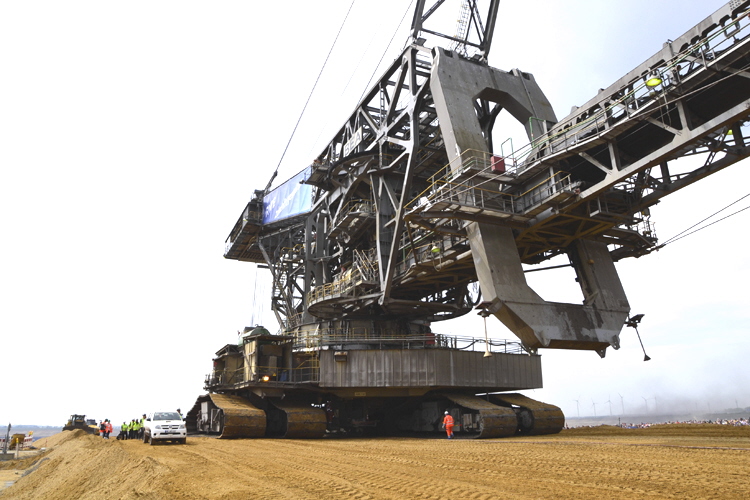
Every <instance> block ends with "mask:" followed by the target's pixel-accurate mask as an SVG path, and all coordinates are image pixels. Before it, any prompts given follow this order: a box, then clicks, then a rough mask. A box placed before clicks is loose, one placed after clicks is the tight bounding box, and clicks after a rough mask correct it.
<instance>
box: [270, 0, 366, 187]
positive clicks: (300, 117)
mask: <svg viewBox="0 0 750 500" xmlns="http://www.w3.org/2000/svg"><path fill="white" fill-rule="evenodd" d="M356 1H357V0H352V3H351V4H350V5H349V10H347V11H346V16H344V21H343V22H342V23H341V27H339V32H338V33H336V38H334V40H333V44H332V45H331V49H330V50H329V51H328V55H327V56H326V59H325V61H323V67H322V68H320V73H318V77H317V78H316V79H315V83H314V84H313V87H312V89H311V90H310V95H308V96H307V101H305V105H304V107H303V108H302V112H301V113H300V114H299V118H297V123H296V124H295V125H294V130H292V135H290V136H289V140H288V141H287V143H286V147H285V148H284V152H283V153H281V158H279V164H278V165H276V170H274V172H273V175H272V176H271V180H270V181H268V185H267V186H266V189H265V192H266V193H267V192H268V190H269V189H270V188H271V184H272V183H273V180H274V179H275V178H276V175H277V174H278V173H279V167H280V166H281V162H282V161H284V156H286V151H287V150H288V149H289V144H291V143H292V139H293V138H294V133H295V132H297V127H298V126H299V123H300V121H302V116H303V115H304V114H305V110H306V109H307V105H308V104H310V98H311V97H312V95H313V92H315V87H317V86H318V81H320V76H321V75H322V74H323V70H324V69H325V68H326V64H327V63H328V58H329V57H331V52H333V48H334V47H335V46H336V42H337V41H338V39H339V35H341V31H342V30H343V29H344V25H345V24H346V20H347V19H349V13H350V12H351V11H352V7H354V2H356Z"/></svg>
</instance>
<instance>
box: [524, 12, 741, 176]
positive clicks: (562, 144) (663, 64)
mask: <svg viewBox="0 0 750 500" xmlns="http://www.w3.org/2000/svg"><path fill="white" fill-rule="evenodd" d="M722 22H724V24H723V25H721V24H718V25H716V26H714V27H713V29H712V30H710V32H708V33H704V34H703V36H702V37H701V38H700V39H699V40H697V41H692V40H691V42H692V43H690V44H688V43H685V44H684V45H683V46H682V47H679V48H678V50H679V52H678V53H677V54H674V55H673V56H672V57H671V58H665V60H662V61H660V62H659V63H657V64H656V65H655V66H652V67H647V66H645V65H642V67H641V68H639V69H640V71H639V73H638V75H637V76H635V77H633V78H632V79H631V80H630V81H629V82H628V83H626V84H625V85H623V86H622V87H620V88H616V89H614V90H611V89H607V92H608V93H607V94H605V97H604V99H603V100H602V101H600V102H598V103H596V104H594V105H592V106H591V107H590V108H588V109H586V110H584V111H582V112H581V113H579V114H577V115H575V116H574V117H572V118H571V120H570V121H568V122H565V123H563V122H561V123H558V124H556V125H555V126H554V127H553V128H552V130H550V131H549V132H547V133H545V134H543V135H541V136H539V137H537V138H535V139H534V140H533V141H532V142H531V143H529V144H527V145H526V146H524V147H523V148H521V149H520V150H519V151H518V152H517V154H518V157H519V161H523V160H525V159H526V158H527V157H528V156H529V155H530V154H531V153H533V152H535V151H540V152H541V153H542V155H545V156H546V155H549V154H554V153H557V152H560V151H564V150H565V149H567V148H570V147H573V146H575V145H576V144H578V143H579V142H583V141H585V140H587V139H590V138H593V137H595V136H598V135H600V134H602V133H604V132H605V131H607V130H609V129H610V128H612V127H613V126H615V125H616V124H619V123H622V122H624V121H626V120H627V119H629V118H632V117H634V116H635V115H637V114H639V113H641V111H642V110H643V109H645V108H649V109H650V108H653V105H654V104H655V105H664V104H666V101H665V97H664V96H665V95H666V94H667V93H669V92H670V91H671V90H673V89H675V88H676V87H677V86H678V85H680V84H682V83H683V82H685V81H686V80H687V79H688V78H689V77H691V76H692V75H694V74H696V73H697V72H699V71H701V70H707V69H708V68H710V67H711V66H712V65H715V64H717V63H718V60H719V59H720V57H721V56H722V55H724V54H725V53H727V52H729V51H731V49H733V48H734V47H735V46H736V45H739V44H740V43H742V42H744V41H745V40H746V38H747V37H748V35H750V19H749V18H748V15H747V14H743V15H740V16H738V17H737V18H736V19H735V20H733V21H731V22H726V21H722ZM674 43H675V42H672V41H669V42H668V44H669V48H670V50H672V46H673V44H674ZM652 78H655V79H654V80H651V79H652ZM649 80H651V81H650V82H649V84H647V83H646V82H647V81H649ZM654 82H658V83H656V84H654ZM657 101H662V102H661V103H659V102H657Z"/></svg>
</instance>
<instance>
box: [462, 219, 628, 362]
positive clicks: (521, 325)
mask: <svg viewBox="0 0 750 500" xmlns="http://www.w3.org/2000/svg"><path fill="white" fill-rule="evenodd" d="M468 234H469V242H470V244H471V249H472V255H473V258H474V265H475V267H476V270H477V277H478V279H479V284H480V286H481V287H482V294H483V297H484V300H485V306H486V308H487V310H488V311H489V312H491V313H492V314H494V315H495V316H497V318H498V319H500V321H502V322H503V324H504V325H505V326H507V327H508V328H509V329H510V330H511V331H512V332H513V333H514V334H515V335H516V336H518V338H519V339H521V341H522V342H523V344H524V345H525V346H526V348H528V349H529V350H531V351H535V350H537V349H538V348H540V347H544V348H550V349H577V350H593V351H596V352H598V353H599V355H600V356H602V357H603V356H604V353H605V351H606V349H607V347H609V346H612V347H614V348H615V349H618V348H619V347H620V339H619V335H620V331H621V330H622V327H623V325H624V324H625V320H626V319H627V317H628V313H629V312H630V306H629V304H628V300H627V297H626V296H625V291H624V289H623V287H622V284H621V283H620V278H619V276H618V275H617V270H616V269H615V266H614V263H613V261H612V258H611V256H610V255H609V252H608V251H607V247H606V245H605V244H603V243H599V242H593V241H586V240H577V241H576V242H575V243H574V244H573V245H572V246H571V248H570V249H569V250H568V252H569V255H570V257H571V262H572V263H573V266H574V268H575V270H576V274H577V275H578V281H579V283H580V285H581V290H582V292H583V295H584V302H583V304H580V305H579V304H565V303H558V302H547V301H545V300H544V299H542V298H541V297H540V296H539V295H538V294H537V293H536V292H535V291H534V290H533V289H532V288H531V287H529V285H528V284H527V283H526V278H525V276H524V274H523V269H522V267H521V259H520V257H519V255H518V250H517V248H516V244H515V240H514V237H513V232H512V230H511V229H510V228H504V227H497V226H492V225H488V224H482V223H472V224H470V225H469V226H468Z"/></svg>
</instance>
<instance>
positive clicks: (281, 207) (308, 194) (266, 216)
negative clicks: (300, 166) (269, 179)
mask: <svg viewBox="0 0 750 500" xmlns="http://www.w3.org/2000/svg"><path fill="white" fill-rule="evenodd" d="M310 172H311V167H307V168H306V169H304V170H303V171H302V172H300V173H298V174H297V175H295V176H294V177H292V178H291V179H289V180H288V181H286V182H285V183H283V184H282V185H280V186H279V187H277V188H276V189H274V190H273V191H271V192H270V193H268V194H267V195H265V196H264V197H263V224H269V223H271V222H276V221H279V220H283V219H286V218H289V217H292V216H295V215H300V214H304V213H306V212H309V211H310V209H311V208H312V186H311V185H309V184H301V182H302V181H303V180H305V179H307V178H308V177H310Z"/></svg>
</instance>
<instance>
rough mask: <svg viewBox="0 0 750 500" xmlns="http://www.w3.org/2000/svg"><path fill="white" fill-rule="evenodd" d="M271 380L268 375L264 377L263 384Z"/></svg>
mask: <svg viewBox="0 0 750 500" xmlns="http://www.w3.org/2000/svg"><path fill="white" fill-rule="evenodd" d="M269 380H271V377H269V376H268V375H263V382H268V381H269Z"/></svg>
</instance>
